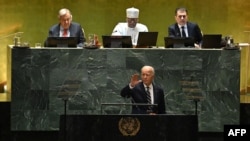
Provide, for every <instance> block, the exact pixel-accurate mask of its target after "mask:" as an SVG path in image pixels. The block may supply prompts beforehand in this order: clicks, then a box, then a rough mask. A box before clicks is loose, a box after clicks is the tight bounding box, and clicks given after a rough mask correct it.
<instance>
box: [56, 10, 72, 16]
mask: <svg viewBox="0 0 250 141" xmlns="http://www.w3.org/2000/svg"><path fill="white" fill-rule="evenodd" d="M67 13H69V14H70V16H71V19H72V14H71V12H70V10H69V9H67V8H62V9H60V10H59V12H58V18H60V17H61V16H63V15H65V14H67Z"/></svg>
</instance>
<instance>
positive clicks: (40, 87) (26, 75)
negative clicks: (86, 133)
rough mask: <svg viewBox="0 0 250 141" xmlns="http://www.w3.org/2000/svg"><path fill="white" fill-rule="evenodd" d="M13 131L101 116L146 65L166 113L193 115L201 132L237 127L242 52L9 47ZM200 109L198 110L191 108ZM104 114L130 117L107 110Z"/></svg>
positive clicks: (125, 110)
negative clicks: (62, 119) (67, 116)
mask: <svg viewBox="0 0 250 141" xmlns="http://www.w3.org/2000/svg"><path fill="white" fill-rule="evenodd" d="M8 61H9V64H11V65H10V67H9V68H8V71H7V72H8V73H9V74H8V83H10V85H8V89H10V90H9V91H8V92H10V93H11V129H12V130H17V131H18V130H22V131H26V130H27V131H30V130H31V131H40V130H42V131H51V130H59V119H60V115H63V114H64V109H65V106H64V105H65V104H64V99H65V98H66V99H67V105H66V110H67V114H70V115H74V114H77V115H99V114H101V103H130V99H124V98H122V97H121V96H120V90H121V89H122V88H123V87H124V86H125V85H127V84H128V82H129V79H130V76H131V75H132V74H134V73H136V72H137V73H139V72H140V69H141V67H142V66H143V65H152V66H154V68H155V73H156V77H155V82H156V83H157V84H159V85H160V86H161V87H162V88H163V89H164V93H165V100H166V110H167V111H166V112H167V113H168V114H181V115H194V114H196V113H197V115H198V121H199V122H198V126H199V131H212V132H222V131H223V125H224V124H239V111H240V110H239V109H240V91H239V90H240V79H239V78H240V50H219V49H217V50H213V49H206V50H205V49H159V48H149V49H66V48H64V49H63V48H41V49H37V48H30V49H13V48H11V47H9V48H8ZM195 103H197V104H195ZM102 110H103V114H104V115H107V114H122V115H126V114H130V106H124V107H120V106H106V107H105V108H103V109H102Z"/></svg>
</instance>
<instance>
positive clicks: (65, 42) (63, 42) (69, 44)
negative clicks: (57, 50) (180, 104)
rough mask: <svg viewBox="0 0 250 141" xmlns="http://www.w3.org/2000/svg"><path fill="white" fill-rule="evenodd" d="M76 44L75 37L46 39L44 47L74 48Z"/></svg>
mask: <svg viewBox="0 0 250 141" xmlns="http://www.w3.org/2000/svg"><path fill="white" fill-rule="evenodd" d="M77 43H78V38H77V37H48V38H47V44H46V45H45V47H63V48H65V47H66V48H74V47H77Z"/></svg>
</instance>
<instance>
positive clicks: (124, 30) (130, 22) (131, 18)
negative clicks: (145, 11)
mask: <svg viewBox="0 0 250 141" xmlns="http://www.w3.org/2000/svg"><path fill="white" fill-rule="evenodd" d="M126 14H127V19H126V21H127V22H122V23H118V24H117V25H116V26H115V28H114V29H113V32H112V35H115V36H127V35H129V36H131V39H132V44H133V46H136V44H137V40H138V34H139V32H148V28H147V26H146V25H144V24H141V23H138V22H139V9H136V8H134V7H132V8H128V9H127V10H126Z"/></svg>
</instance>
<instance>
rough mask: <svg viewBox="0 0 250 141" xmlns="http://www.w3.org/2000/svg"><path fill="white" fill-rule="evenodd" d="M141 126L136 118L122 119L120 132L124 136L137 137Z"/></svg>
mask: <svg viewBox="0 0 250 141" xmlns="http://www.w3.org/2000/svg"><path fill="white" fill-rule="evenodd" d="M140 126H141V123H140V121H139V120H138V118H135V117H122V118H121V119H120V120H119V130H120V132H121V133H122V135H123V136H135V135H136V134H137V133H138V131H139V130H140Z"/></svg>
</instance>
